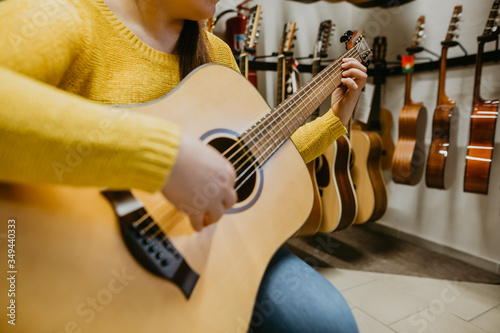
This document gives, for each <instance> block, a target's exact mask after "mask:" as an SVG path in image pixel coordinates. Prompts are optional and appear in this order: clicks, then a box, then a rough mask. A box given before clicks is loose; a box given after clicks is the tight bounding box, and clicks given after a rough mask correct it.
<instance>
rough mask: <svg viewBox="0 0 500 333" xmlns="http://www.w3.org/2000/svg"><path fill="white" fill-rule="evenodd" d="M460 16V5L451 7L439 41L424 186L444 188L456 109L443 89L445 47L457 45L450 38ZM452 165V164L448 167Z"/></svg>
mask: <svg viewBox="0 0 500 333" xmlns="http://www.w3.org/2000/svg"><path fill="white" fill-rule="evenodd" d="M461 16H462V6H455V8H454V10H453V15H452V17H451V21H450V25H449V26H448V31H447V33H446V38H445V40H444V41H443V42H441V45H442V47H441V69H440V71H439V90H438V98H437V107H436V110H435V111H434V118H433V120H432V138H431V144H430V148H429V155H428V157H427V168H426V173H425V183H426V185H427V187H433V188H439V189H444V188H445V183H447V182H445V166H446V165H447V164H446V160H447V158H448V155H449V153H450V150H452V149H453V148H452V149H450V132H451V131H453V130H454V128H452V127H456V126H457V124H456V123H453V119H454V116H455V114H456V113H457V112H458V110H457V108H456V106H455V101H454V100H453V99H451V98H449V97H448V96H446V92H445V83H446V60H447V58H446V55H447V52H448V48H450V47H452V46H455V45H457V42H455V41H454V39H455V38H456V37H458V32H457V28H458V23H459V21H460V17H461ZM451 167H454V166H451Z"/></svg>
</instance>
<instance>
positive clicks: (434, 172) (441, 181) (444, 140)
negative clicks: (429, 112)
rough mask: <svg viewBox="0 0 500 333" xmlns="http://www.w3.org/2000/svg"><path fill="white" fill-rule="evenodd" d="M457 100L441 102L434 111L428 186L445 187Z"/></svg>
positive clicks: (426, 174) (428, 161)
mask: <svg viewBox="0 0 500 333" xmlns="http://www.w3.org/2000/svg"><path fill="white" fill-rule="evenodd" d="M456 112H457V110H456V108H455V102H454V101H453V100H451V101H450V103H449V104H447V105H445V104H441V105H439V106H438V107H437V108H436V110H435V111H434V118H433V120H432V139H431V145H430V148H429V155H428V157H427V168H426V173H425V183H426V185H427V186H428V187H434V188H439V189H444V188H445V187H446V186H445V183H446V184H447V183H448V182H446V181H445V169H446V159H447V157H448V155H449V150H450V131H451V127H452V126H451V125H452V120H453V118H454V117H453V116H454V115H455V114H456Z"/></svg>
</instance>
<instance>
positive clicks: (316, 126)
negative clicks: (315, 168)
mask: <svg viewBox="0 0 500 333" xmlns="http://www.w3.org/2000/svg"><path fill="white" fill-rule="evenodd" d="M346 133H347V130H346V128H345V127H344V125H342V122H341V121H340V119H339V118H338V117H337V116H335V115H334V114H333V111H332V110H331V109H330V110H329V111H328V112H327V113H325V114H324V115H323V116H322V117H318V118H316V119H315V120H314V121H311V122H310V123H307V124H305V125H304V126H301V127H299V129H298V130H297V131H296V132H295V133H293V135H292V138H291V139H292V141H293V143H294V144H295V146H296V147H297V149H298V150H299V152H300V154H301V155H302V158H303V159H304V161H305V162H306V163H309V162H311V161H312V160H314V159H315V158H317V157H318V156H320V155H321V154H322V153H323V152H324V151H325V150H326V149H327V148H328V147H329V146H330V145H332V144H333V142H334V141H335V140H337V139H338V138H340V137H341V136H342V135H344V134H346Z"/></svg>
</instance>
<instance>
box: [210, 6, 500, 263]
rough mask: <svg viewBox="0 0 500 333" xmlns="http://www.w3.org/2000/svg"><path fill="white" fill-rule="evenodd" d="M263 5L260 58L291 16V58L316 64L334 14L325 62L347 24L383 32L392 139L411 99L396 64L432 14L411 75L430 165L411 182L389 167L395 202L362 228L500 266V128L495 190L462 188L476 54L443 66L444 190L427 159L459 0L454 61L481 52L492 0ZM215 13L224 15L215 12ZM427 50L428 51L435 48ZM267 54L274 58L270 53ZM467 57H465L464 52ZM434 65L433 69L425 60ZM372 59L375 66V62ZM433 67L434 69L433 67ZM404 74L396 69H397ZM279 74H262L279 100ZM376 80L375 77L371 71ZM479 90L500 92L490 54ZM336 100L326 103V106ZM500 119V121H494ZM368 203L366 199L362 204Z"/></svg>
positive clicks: (305, 76)
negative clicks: (429, 177) (317, 46)
mask: <svg viewBox="0 0 500 333" xmlns="http://www.w3.org/2000/svg"><path fill="white" fill-rule="evenodd" d="M239 3H241V1H235V0H221V1H220V3H219V4H218V8H217V12H218V13H221V12H222V11H224V10H227V9H229V8H236V5H238V4H239ZM257 4H260V5H261V7H262V19H261V28H260V35H259V38H258V43H257V46H256V51H257V53H256V55H257V57H258V58H257V60H258V61H264V62H276V57H275V56H274V57H273V56H271V55H272V54H273V52H274V53H276V52H278V50H279V46H280V43H281V41H282V35H283V26H284V24H285V23H286V22H289V21H294V22H296V27H297V29H298V30H296V31H295V36H296V39H295V42H294V47H293V49H292V52H293V57H294V58H296V59H297V62H298V63H299V64H304V65H308V64H309V65H310V64H311V59H310V58H307V57H308V56H309V55H310V54H311V53H312V52H313V47H314V43H315V39H316V34H317V32H318V26H319V24H320V22H322V21H324V20H332V22H333V24H334V27H333V29H332V30H333V35H332V37H331V39H330V41H331V43H332V44H331V46H330V47H329V48H328V52H327V53H328V55H327V57H325V60H326V61H324V62H323V63H322V64H324V65H327V64H328V59H335V58H337V57H339V56H340V55H342V54H343V53H344V52H345V46H344V45H343V44H341V43H340V42H339V39H340V37H341V36H342V34H344V32H345V31H347V30H353V31H354V30H362V31H363V32H364V35H365V37H366V39H367V41H368V43H369V44H370V45H372V43H373V41H374V40H375V37H377V36H384V37H386V41H387V44H386V45H387V49H386V55H385V60H386V61H387V67H388V70H386V71H385V73H388V75H387V76H386V77H385V83H384V84H383V86H382V93H381V107H382V108H383V109H387V110H389V111H390V114H391V115H392V121H393V124H392V127H391V128H390V133H391V137H392V140H393V142H394V144H397V142H398V135H399V133H398V120H399V117H400V113H401V109H402V107H403V106H404V102H405V83H406V75H405V74H402V73H401V68H398V67H399V66H400V65H401V63H400V56H404V55H407V54H408V52H407V50H406V49H407V48H408V47H409V46H410V44H411V43H412V38H413V37H414V34H415V29H416V27H415V25H416V23H417V19H419V17H420V16H422V15H424V16H425V28H424V29H423V31H424V35H423V38H422V39H421V40H420V43H419V45H420V46H421V47H423V48H424V51H422V52H418V53H416V54H414V56H415V67H414V69H415V71H414V73H413V74H412V76H413V78H412V86H411V87H412V88H411V99H412V100H413V101H415V102H422V103H423V105H424V106H425V108H426V113H425V117H424V118H425V119H424V122H423V125H421V127H422V128H423V130H424V131H425V133H424V134H423V137H422V144H423V145H424V146H422V147H421V150H422V152H423V153H421V154H420V156H419V158H417V162H418V163H420V164H421V166H422V168H423V172H422V175H421V177H419V179H418V180H417V181H415V184H414V185H406V184H401V183H398V182H395V181H394V180H393V175H392V170H391V168H388V169H385V170H383V176H384V179H385V182H386V188H387V196H388V200H387V202H388V204H387V209H386V211H385V214H384V215H383V216H382V217H381V218H380V219H379V220H377V221H376V222H375V223H367V224H365V225H364V226H365V227H367V228H373V229H376V230H379V231H382V232H385V233H388V234H391V235H393V236H395V237H398V238H402V239H405V240H408V241H410V242H413V243H416V244H419V245H422V246H425V247H429V248H431V249H433V250H435V251H438V252H442V253H445V254H448V255H450V256H452V257H456V258H458V259H462V260H464V261H466V262H469V263H471V264H473V265H476V266H479V267H482V268H484V269H487V270H490V271H493V272H496V273H500V242H498V240H497V239H498V235H500V152H499V150H500V143H499V142H500V135H499V134H498V132H499V131H496V132H497V133H496V135H494V144H493V147H494V151H495V153H494V154H493V160H492V162H491V171H490V175H489V180H488V193H487V194H479V193H470V192H465V191H464V174H465V163H466V156H467V154H468V152H467V146H468V145H469V139H470V138H469V130H470V122H471V112H472V108H473V89H474V79H475V60H474V61H470V59H471V58H470V57H469V58H467V59H469V62H468V63H467V62H466V63H464V64H460V62H458V65H454V66H450V65H449V66H448V68H447V71H446V81H445V91H446V95H447V96H448V97H450V98H451V99H453V100H455V102H456V104H455V106H456V109H455V111H454V113H453V117H452V119H453V121H452V123H451V125H450V137H449V150H448V153H447V154H448V155H447V158H446V164H445V165H446V167H445V169H444V170H445V180H446V181H445V189H436V188H432V187H428V186H427V185H426V175H425V173H426V170H425V169H426V166H425V164H426V162H427V158H428V154H429V147H430V145H431V141H432V140H431V139H432V128H433V127H432V126H433V124H432V122H433V115H434V111H435V109H436V107H437V98H438V90H439V89H438V88H439V84H438V82H439V61H440V59H439V56H440V54H441V48H442V46H441V42H442V41H443V40H445V36H446V33H447V30H448V28H449V25H450V18H451V17H452V13H453V10H454V7H455V6H457V5H462V15H461V20H460V23H459V30H458V36H456V38H455V41H458V42H459V43H460V45H461V46H462V47H463V49H462V48H461V47H460V46H453V47H450V48H449V49H448V53H447V58H448V59H454V58H461V57H464V56H465V53H464V50H465V52H467V54H468V55H475V54H476V53H477V52H478V44H477V37H478V36H480V35H482V34H483V29H484V28H485V24H486V20H487V18H488V15H489V13H490V10H491V8H492V4H493V0H481V1H458V0H441V1H439V3H438V4H437V3H436V1H433V0H414V1H412V2H409V3H405V4H402V5H400V6H397V7H393V8H380V7H375V8H359V7H357V6H354V5H352V4H350V3H348V2H338V1H331V2H329V1H318V2H313V3H301V2H297V1H285V0H271V1H270V0H266V1H263V0H261V1H257V0H255V1H250V2H249V3H248V4H246V6H249V7H250V6H254V5H257ZM216 14H217V13H216ZM228 17H231V15H227V16H226V17H221V20H220V21H219V22H217V24H216V26H215V29H214V33H215V34H220V35H222V34H223V29H224V24H225V20H226V19H227V18H228ZM494 50H495V42H488V43H486V44H485V49H484V51H485V52H486V53H488V52H491V51H494ZM429 51H430V52H429ZM264 56H268V57H264ZM464 59H466V58H464ZM426 63H428V64H429V63H434V65H435V66H434V67H432V66H428V67H426V65H424V66H421V65H420V64H426ZM372 67H373V65H372V66H371V67H370V68H372ZM429 67H430V68H431V69H429ZM394 68H397V69H398V71H399V72H397V73H394V72H393V70H392V69H394ZM310 78H311V74H310V73H307V72H301V73H300V74H299V79H300V83H301V84H304V83H306V82H307V81H308V80H309V79H310ZM276 81H277V77H276V72H275V71H273V70H259V71H257V87H258V90H259V92H260V93H261V94H262V96H264V98H265V99H266V100H267V102H268V104H269V105H270V106H274V105H275V99H276V97H275V96H276V93H275V89H276ZM369 82H370V83H373V77H371V78H369ZM480 94H481V97H482V98H483V99H498V98H500V63H499V62H498V58H497V62H494V61H489V60H487V61H483V67H482V77H481V85H480ZM328 107H329V101H326V102H325V103H324V104H323V107H322V111H323V112H324V111H325V110H327V109H328ZM356 112H358V110H357V111H356ZM497 126H498V125H497ZM360 204H362V203H360Z"/></svg>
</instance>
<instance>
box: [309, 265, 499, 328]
mask: <svg viewBox="0 0 500 333" xmlns="http://www.w3.org/2000/svg"><path fill="white" fill-rule="evenodd" d="M318 271H319V272H320V273H321V274H322V275H323V276H324V277H326V278H327V279H328V280H329V281H331V282H332V283H333V285H334V286H335V287H336V288H337V289H338V290H340V292H341V293H342V295H344V297H345V298H346V300H347V302H348V303H349V305H350V306H351V308H352V311H353V314H354V317H355V318H356V321H357V323H358V327H359V331H360V333H395V332H397V333H448V332H450V333H451V332H452V333H485V332H489V333H500V285H491V284H479V283H468V282H456V281H448V280H438V279H430V278H419V277H412V276H404V275H394V274H383V273H371V272H362V271H354V270H347V269H337V268H318Z"/></svg>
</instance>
